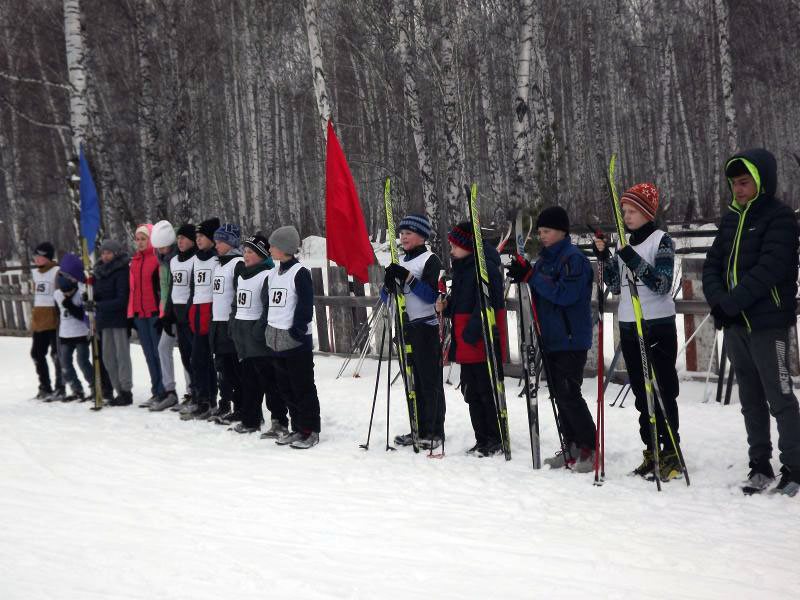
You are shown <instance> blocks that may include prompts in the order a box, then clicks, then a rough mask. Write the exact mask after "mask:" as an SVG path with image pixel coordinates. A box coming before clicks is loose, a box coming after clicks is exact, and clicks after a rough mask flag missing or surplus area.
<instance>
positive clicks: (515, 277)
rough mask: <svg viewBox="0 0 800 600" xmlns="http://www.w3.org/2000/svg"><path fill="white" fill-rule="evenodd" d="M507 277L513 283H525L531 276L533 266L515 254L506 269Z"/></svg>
mask: <svg viewBox="0 0 800 600" xmlns="http://www.w3.org/2000/svg"><path fill="white" fill-rule="evenodd" d="M506 270H507V271H508V277H509V278H510V279H511V281H513V282H514V283H525V282H526V281H528V279H530V278H531V275H533V266H532V265H531V263H529V262H528V261H527V260H526V259H525V258H524V257H522V256H520V255H519V254H517V255H516V256H515V257H514V260H512V261H511V264H510V265H508V266H507V267H506Z"/></svg>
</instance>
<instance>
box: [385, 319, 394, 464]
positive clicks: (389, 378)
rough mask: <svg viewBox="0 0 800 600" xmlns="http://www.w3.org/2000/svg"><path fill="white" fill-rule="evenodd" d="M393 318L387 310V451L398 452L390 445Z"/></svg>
mask: <svg viewBox="0 0 800 600" xmlns="http://www.w3.org/2000/svg"><path fill="white" fill-rule="evenodd" d="M392 316H393V315H391V314H390V311H389V310H387V311H386V313H385V316H384V321H385V323H384V327H385V329H384V331H386V329H388V330H389V358H388V359H387V361H386V451H387V452H388V451H389V450H396V448H395V447H394V446H390V445H389V414H390V410H389V409H390V406H391V399H392V322H393V319H392Z"/></svg>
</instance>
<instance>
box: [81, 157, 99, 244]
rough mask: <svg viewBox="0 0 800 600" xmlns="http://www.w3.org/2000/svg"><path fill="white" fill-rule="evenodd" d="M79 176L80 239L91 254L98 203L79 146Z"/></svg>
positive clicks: (95, 233) (85, 161) (97, 223)
mask: <svg viewBox="0 0 800 600" xmlns="http://www.w3.org/2000/svg"><path fill="white" fill-rule="evenodd" d="M80 176H81V192H80V193H81V237H82V238H84V239H85V240H86V246H87V247H88V248H89V252H90V253H91V252H92V251H93V250H94V243H95V240H96V238H97V230H98V229H100V201H99V198H98V197H97V188H96V187H95V186H94V181H93V180H92V173H91V172H90V171H89V163H88V162H87V160H86V156H84V154H83V146H81V155H80Z"/></svg>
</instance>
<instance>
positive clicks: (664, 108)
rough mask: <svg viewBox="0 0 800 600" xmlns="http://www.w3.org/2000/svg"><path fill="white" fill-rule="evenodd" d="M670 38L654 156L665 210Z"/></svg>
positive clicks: (667, 43) (661, 80)
mask: <svg viewBox="0 0 800 600" xmlns="http://www.w3.org/2000/svg"><path fill="white" fill-rule="evenodd" d="M671 48H672V38H671V37H669V36H668V37H667V41H666V49H665V50H664V52H663V55H662V61H661V64H662V69H661V76H660V77H659V81H660V88H661V125H660V127H659V135H658V142H657V147H658V152H657V158H656V184H657V186H658V187H659V188H660V189H661V192H662V195H663V197H664V198H665V199H666V202H663V203H662V208H663V209H664V211H666V210H667V209H668V208H669V204H670V197H669V195H668V194H666V192H667V190H668V189H669V169H668V164H667V145H668V144H669V137H670V120H669V116H670V112H671V111H672V89H671V79H672V77H671V75H672V69H671V68H670V62H671V61H670V55H671V53H672V51H671Z"/></svg>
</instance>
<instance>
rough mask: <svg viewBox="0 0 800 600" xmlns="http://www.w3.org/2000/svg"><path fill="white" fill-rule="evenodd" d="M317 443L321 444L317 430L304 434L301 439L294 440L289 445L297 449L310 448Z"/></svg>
mask: <svg viewBox="0 0 800 600" xmlns="http://www.w3.org/2000/svg"><path fill="white" fill-rule="evenodd" d="M317 444H319V434H318V433H317V432H316V431H311V432H310V433H305V434H303V437H302V438H301V439H298V440H295V441H293V442H292V443H291V444H289V447H290V448H294V449H295V450H308V449H309V448H311V447H312V446H316V445H317Z"/></svg>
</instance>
